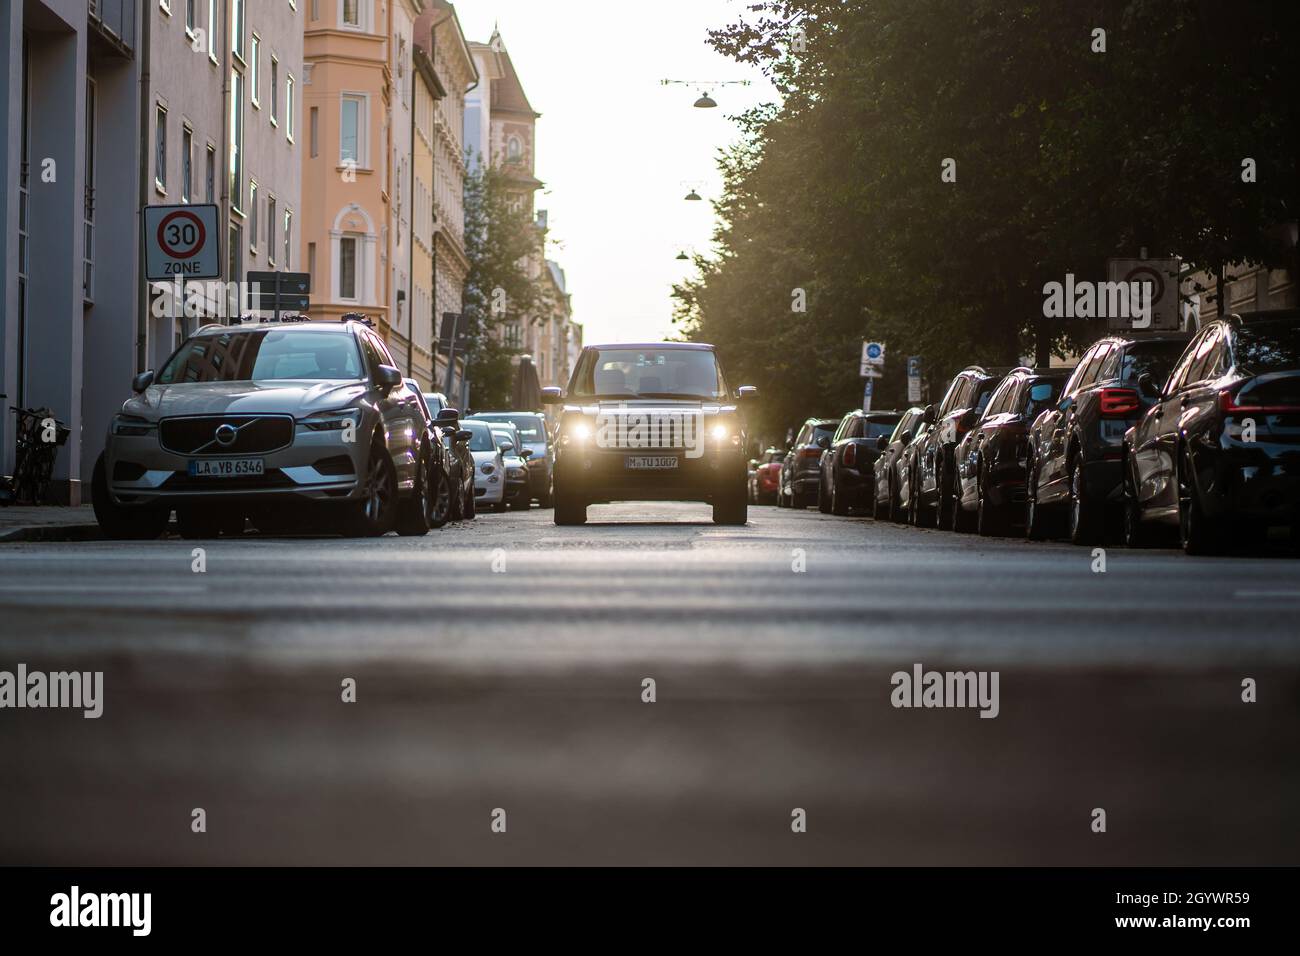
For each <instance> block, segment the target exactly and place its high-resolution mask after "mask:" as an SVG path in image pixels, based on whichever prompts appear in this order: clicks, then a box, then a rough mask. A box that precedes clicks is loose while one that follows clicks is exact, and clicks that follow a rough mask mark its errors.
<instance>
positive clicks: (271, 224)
mask: <svg viewBox="0 0 1300 956" xmlns="http://www.w3.org/2000/svg"><path fill="white" fill-rule="evenodd" d="M275 207H276V202H275V197H274V196H267V197H266V264H267V265H268V266H270V267H271V268H272V269H274V268H275V238H276V231H275Z"/></svg>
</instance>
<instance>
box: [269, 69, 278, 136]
mask: <svg viewBox="0 0 1300 956" xmlns="http://www.w3.org/2000/svg"><path fill="white" fill-rule="evenodd" d="M279 112H280V58H279V57H278V56H276V55H275V54H274V53H272V54H271V114H270V115H271V125H272V126H279V125H280V119H279V116H278V114H279Z"/></svg>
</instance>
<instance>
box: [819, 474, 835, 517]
mask: <svg viewBox="0 0 1300 956" xmlns="http://www.w3.org/2000/svg"><path fill="white" fill-rule="evenodd" d="M831 494H832V491H831V490H830V489H829V488H827V487H826V482H825V481H824V480H823V479H820V478H819V479H818V480H817V510H818V511H820V512H821V513H822V514H824V515H828V514H830V513H831Z"/></svg>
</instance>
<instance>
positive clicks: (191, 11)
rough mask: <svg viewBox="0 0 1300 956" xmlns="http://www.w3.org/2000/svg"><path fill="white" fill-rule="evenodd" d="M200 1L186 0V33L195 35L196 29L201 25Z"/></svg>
mask: <svg viewBox="0 0 1300 956" xmlns="http://www.w3.org/2000/svg"><path fill="white" fill-rule="evenodd" d="M198 7H199V0H185V33H186V35H188V36H193V35H194V28H195V27H196V26H198V24H199V10H198Z"/></svg>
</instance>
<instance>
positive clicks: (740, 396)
mask: <svg viewBox="0 0 1300 956" xmlns="http://www.w3.org/2000/svg"><path fill="white" fill-rule="evenodd" d="M756 398H758V387H757V386H755V385H742V386H740V388H738V389H736V401H738V402H752V401H753V400H754V399H756Z"/></svg>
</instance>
